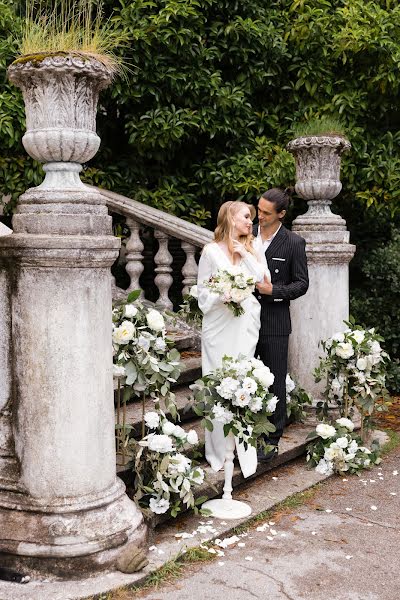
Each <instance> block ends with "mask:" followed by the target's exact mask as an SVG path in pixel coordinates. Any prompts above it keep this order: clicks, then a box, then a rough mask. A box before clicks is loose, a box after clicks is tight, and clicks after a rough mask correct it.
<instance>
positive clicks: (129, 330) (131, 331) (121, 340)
mask: <svg viewBox="0 0 400 600" xmlns="http://www.w3.org/2000/svg"><path fill="white" fill-rule="evenodd" d="M134 335H135V326H134V324H133V323H131V322H130V321H122V323H121V325H120V326H119V327H116V328H115V329H114V331H113V334H112V339H113V342H114V343H115V344H118V345H120V344H127V343H128V342H129V341H130V340H131V339H132V338H133V336H134Z"/></svg>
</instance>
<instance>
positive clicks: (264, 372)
mask: <svg viewBox="0 0 400 600" xmlns="http://www.w3.org/2000/svg"><path fill="white" fill-rule="evenodd" d="M253 377H255V379H257V381H259V382H260V383H261V385H262V386H263V387H264V388H267V389H268V388H269V387H271V385H272V384H273V383H274V379H275V375H273V373H271V371H270V370H269V368H268V367H265V366H264V367H258V368H257V369H254V371H253Z"/></svg>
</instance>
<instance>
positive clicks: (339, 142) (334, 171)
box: [287, 135, 351, 229]
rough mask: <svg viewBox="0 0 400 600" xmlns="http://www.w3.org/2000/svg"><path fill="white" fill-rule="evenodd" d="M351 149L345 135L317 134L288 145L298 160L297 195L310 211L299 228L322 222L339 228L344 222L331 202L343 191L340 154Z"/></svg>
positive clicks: (300, 220) (300, 219)
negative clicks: (331, 208) (306, 202)
mask: <svg viewBox="0 0 400 600" xmlns="http://www.w3.org/2000/svg"><path fill="white" fill-rule="evenodd" d="M350 148H351V144H350V142H349V141H348V140H346V139H345V138H344V137H342V136H338V135H316V136H307V137H299V138H296V139H294V140H292V141H291V142H289V144H288V145H287V149H288V150H289V152H291V153H292V154H293V155H294V158H295V161H296V185H295V190H296V192H297V194H298V195H299V196H300V197H301V198H304V199H305V200H307V201H308V212H307V213H306V215H303V216H302V217H300V218H299V220H296V223H297V225H303V224H305V223H306V222H307V223H308V225H309V226H310V225H312V222H313V221H315V224H317V225H318V228H319V227H320V224H321V219H323V221H324V225H325V227H328V228H332V227H333V228H334V229H336V228H337V226H338V225H339V224H340V223H342V225H344V222H343V220H342V219H341V217H339V216H338V215H334V214H333V213H332V212H331V210H330V205H331V202H332V199H333V198H335V197H336V196H337V195H338V194H339V193H340V191H341V189H342V184H341V181H340V161H341V155H342V154H343V152H345V151H346V150H349V149H350Z"/></svg>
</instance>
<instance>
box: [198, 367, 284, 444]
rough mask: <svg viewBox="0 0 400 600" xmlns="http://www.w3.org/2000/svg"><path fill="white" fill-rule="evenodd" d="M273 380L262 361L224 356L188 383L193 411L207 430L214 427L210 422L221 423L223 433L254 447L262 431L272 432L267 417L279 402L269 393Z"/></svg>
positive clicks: (272, 428)
mask: <svg viewBox="0 0 400 600" xmlns="http://www.w3.org/2000/svg"><path fill="white" fill-rule="evenodd" d="M273 382H274V375H273V374H272V373H271V371H270V370H269V368H268V367H266V366H265V365H264V363H263V362H262V361H261V360H258V359H256V358H251V359H247V358H245V357H244V356H239V357H238V358H237V359H233V358H232V357H230V356H224V358H223V359H222V366H221V368H220V369H216V370H215V371H213V372H212V373H209V374H208V375H206V376H204V377H202V378H201V379H199V380H197V381H196V382H195V383H194V384H193V385H191V386H190V388H191V389H192V391H193V394H194V399H195V406H194V411H195V412H196V414H197V415H199V416H201V417H203V419H202V424H203V426H204V427H205V428H206V429H208V430H209V431H213V429H214V426H213V421H216V422H219V423H222V424H223V429H224V435H225V436H227V435H228V434H229V433H230V432H232V433H233V435H235V437H237V438H238V439H239V441H240V442H242V443H243V444H244V446H245V448H247V445H248V444H250V445H252V446H255V447H256V445H257V439H258V438H259V437H260V436H261V435H262V434H264V435H268V433H270V432H272V431H275V427H274V425H272V423H271V422H270V421H269V419H268V417H269V416H270V415H271V414H272V413H273V412H274V410H275V407H276V404H277V402H278V399H277V397H276V396H274V395H273V394H271V393H270V392H269V388H270V386H271V385H272V384H273Z"/></svg>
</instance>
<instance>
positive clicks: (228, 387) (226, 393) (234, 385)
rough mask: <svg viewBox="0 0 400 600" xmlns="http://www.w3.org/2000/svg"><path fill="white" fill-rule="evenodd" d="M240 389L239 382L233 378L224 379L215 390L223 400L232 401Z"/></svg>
mask: <svg viewBox="0 0 400 600" xmlns="http://www.w3.org/2000/svg"><path fill="white" fill-rule="evenodd" d="M238 387H239V382H238V381H237V380H236V379H233V377H224V379H222V380H221V383H220V384H219V385H217V387H216V388H215V389H216V391H217V394H219V395H220V396H221V398H225V399H226V400H230V399H231V398H232V396H233V394H234V392H235V391H236V390H237V389H238Z"/></svg>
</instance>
